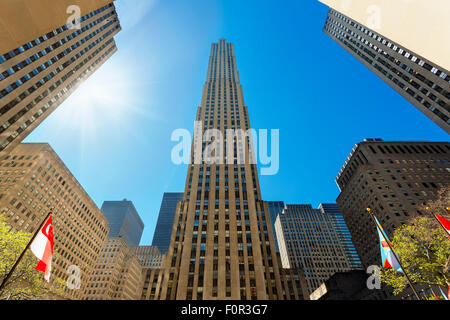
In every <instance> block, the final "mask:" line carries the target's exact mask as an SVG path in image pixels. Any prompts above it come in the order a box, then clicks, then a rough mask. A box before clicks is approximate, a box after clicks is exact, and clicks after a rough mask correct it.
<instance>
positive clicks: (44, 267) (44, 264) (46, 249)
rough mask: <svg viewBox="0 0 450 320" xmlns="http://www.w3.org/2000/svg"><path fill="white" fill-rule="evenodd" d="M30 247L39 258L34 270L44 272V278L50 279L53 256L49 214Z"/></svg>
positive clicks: (51, 228) (51, 225)
mask: <svg viewBox="0 0 450 320" xmlns="http://www.w3.org/2000/svg"><path fill="white" fill-rule="evenodd" d="M30 249H31V251H32V252H33V253H34V255H35V256H36V257H37V258H38V259H39V263H38V264H37V266H36V270H39V271H42V272H44V278H45V280H47V281H50V271H51V270H52V256H53V224H52V216H51V215H50V217H48V219H47V221H46V222H45V223H44V226H43V227H42V229H41V230H40V231H39V232H38V234H37V235H36V238H34V240H33V242H32V243H31V245H30Z"/></svg>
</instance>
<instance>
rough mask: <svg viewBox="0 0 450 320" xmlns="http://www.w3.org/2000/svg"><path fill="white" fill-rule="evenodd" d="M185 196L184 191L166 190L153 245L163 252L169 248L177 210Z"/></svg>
mask: <svg viewBox="0 0 450 320" xmlns="http://www.w3.org/2000/svg"><path fill="white" fill-rule="evenodd" d="M183 196H184V193H183V192H164V195H163V198H162V201H161V208H160V209H159V215H158V222H157V223H156V228H155V233H154V234H153V241H152V246H157V247H158V249H159V251H160V252H161V253H162V254H164V253H166V252H167V251H168V250H169V246H170V236H171V235H172V228H173V220H174V218H175V211H176V209H177V204H178V202H179V201H181V200H183Z"/></svg>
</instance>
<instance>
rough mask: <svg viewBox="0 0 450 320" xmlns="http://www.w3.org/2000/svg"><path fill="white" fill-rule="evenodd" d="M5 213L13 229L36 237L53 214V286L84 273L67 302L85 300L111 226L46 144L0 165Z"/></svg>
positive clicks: (23, 148)
mask: <svg viewBox="0 0 450 320" xmlns="http://www.w3.org/2000/svg"><path fill="white" fill-rule="evenodd" d="M0 208H1V212H4V213H5V216H6V217H7V219H8V222H9V223H10V224H11V226H12V227H13V229H16V230H22V231H25V232H29V233H33V232H35V231H36V229H37V228H38V227H39V225H40V223H41V222H42V220H43V219H44V217H45V216H46V215H47V213H48V212H49V210H50V209H52V208H53V215H52V219H53V234H54V248H53V260H52V275H51V277H50V284H52V283H53V281H55V279H57V278H59V279H61V280H63V281H67V280H68V277H69V276H71V275H72V273H71V272H70V269H69V267H70V266H76V267H78V268H79V270H80V273H81V274H80V276H81V277H80V279H79V280H80V285H81V286H80V288H78V289H69V287H68V286H65V289H64V294H63V295H64V297H65V298H69V299H82V298H83V296H84V291H85V289H86V283H87V282H88V279H89V277H90V275H91V272H92V270H93V268H94V266H95V263H96V261H97V258H98V256H99V254H100V251H101V250H102V248H103V244H104V242H105V241H106V238H107V235H108V232H109V226H108V221H107V220H106V218H105V217H104V215H103V213H102V212H101V211H100V209H99V208H98V207H97V206H96V205H95V203H94V202H93V201H92V199H91V198H90V197H89V195H88V194H87V193H86V191H85V190H84V189H83V187H82V186H81V185H80V184H79V183H78V181H77V180H76V179H75V177H74V176H73V175H72V174H71V173H70V171H69V170H68V169H67V167H66V166H65V165H64V163H63V162H62V160H61V159H60V158H59V157H58V155H57V154H56V153H55V152H54V151H53V149H52V148H51V147H50V146H49V145H48V144H46V143H21V144H19V145H18V146H17V147H16V148H15V149H14V151H13V152H12V153H11V154H9V155H8V156H5V157H2V158H1V161H0Z"/></svg>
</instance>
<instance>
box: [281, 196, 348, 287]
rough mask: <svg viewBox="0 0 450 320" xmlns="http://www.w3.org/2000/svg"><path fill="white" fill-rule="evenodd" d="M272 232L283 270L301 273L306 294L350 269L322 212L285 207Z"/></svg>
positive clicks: (330, 223) (298, 207) (303, 206)
mask: <svg viewBox="0 0 450 320" xmlns="http://www.w3.org/2000/svg"><path fill="white" fill-rule="evenodd" d="M275 229H276V235H277V238H278V245H279V248H280V256H281V262H282V265H283V267H284V268H301V269H303V270H304V274H305V279H306V283H307V289H308V293H309V294H311V293H312V292H314V290H316V289H317V288H318V287H319V286H320V285H321V284H322V283H323V282H324V281H326V280H327V279H329V278H330V277H331V276H332V275H333V274H334V273H336V272H343V271H349V270H351V265H350V261H349V260H348V258H347V255H346V254H345V250H344V246H343V244H342V243H341V241H340V238H339V236H338V233H337V231H336V230H335V228H334V225H333V222H332V220H331V217H330V215H329V214H327V213H326V212H324V211H323V210H319V209H313V208H312V206H311V205H310V204H293V205H290V204H288V205H286V208H285V209H284V210H283V212H282V213H281V214H279V215H278V217H277V219H276V221H275Z"/></svg>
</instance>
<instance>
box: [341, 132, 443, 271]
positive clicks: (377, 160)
mask: <svg viewBox="0 0 450 320" xmlns="http://www.w3.org/2000/svg"><path fill="white" fill-rule="evenodd" d="M449 155H450V144H449V143H448V142H428V141H382V140H381V139H365V140H364V141H362V142H360V143H358V144H356V145H355V146H354V147H353V149H352V151H351V152H350V154H349V156H348V157H347V159H346V161H345V162H344V165H343V166H342V168H341V170H340V171H339V174H338V175H337V177H336V183H337V185H338V186H339V190H340V191H341V192H340V194H339V196H338V198H337V204H338V206H339V209H340V211H341V212H342V215H343V217H344V219H345V221H346V223H347V226H348V228H349V230H350V233H351V235H352V240H353V243H354V245H355V248H356V250H357V252H358V255H359V257H360V258H361V262H362V264H363V266H364V268H367V267H368V266H370V265H380V264H381V258H380V247H379V239H378V235H377V232H376V227H375V225H374V224H373V222H372V220H371V218H370V217H369V216H368V214H367V212H366V208H367V207H370V208H372V209H373V212H374V213H375V215H376V217H377V219H378V220H379V221H380V223H381V225H382V226H383V229H384V230H385V232H386V234H387V235H388V237H390V238H391V239H392V235H393V231H394V229H395V228H397V227H399V226H401V225H402V224H404V223H407V222H408V220H409V219H410V218H411V217H414V216H422V215H426V213H425V212H424V211H423V210H421V209H420V206H421V205H422V203H424V202H426V201H428V200H434V199H436V198H437V197H438V191H439V190H440V189H441V188H443V187H445V186H447V187H448V185H449V181H450V172H449V169H448V168H449Z"/></svg>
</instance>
